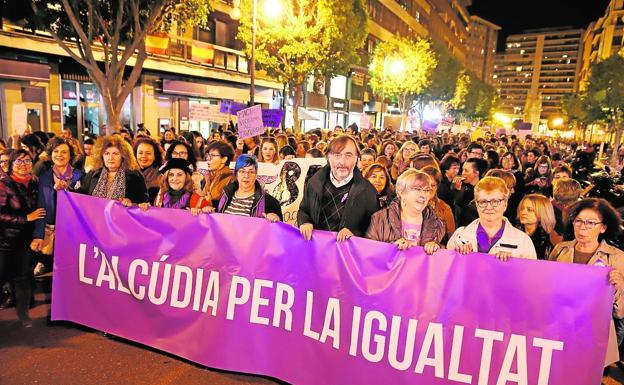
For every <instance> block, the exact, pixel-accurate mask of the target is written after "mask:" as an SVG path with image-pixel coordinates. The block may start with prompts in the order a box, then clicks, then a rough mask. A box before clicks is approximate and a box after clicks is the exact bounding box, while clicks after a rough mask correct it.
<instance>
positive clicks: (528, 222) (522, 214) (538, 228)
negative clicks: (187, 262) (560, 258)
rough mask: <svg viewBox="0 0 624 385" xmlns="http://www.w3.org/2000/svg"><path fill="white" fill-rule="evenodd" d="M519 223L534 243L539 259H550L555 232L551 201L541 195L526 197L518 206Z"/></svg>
mask: <svg viewBox="0 0 624 385" xmlns="http://www.w3.org/2000/svg"><path fill="white" fill-rule="evenodd" d="M518 221H519V222H520V229H522V230H523V231H524V232H525V233H527V235H528V236H529V237H531V240H532V241H533V246H535V252H536V253H537V259H542V260H544V259H548V255H549V254H550V251H551V250H552V248H553V246H554V243H553V241H552V240H551V234H552V233H554V232H555V224H556V222H557V221H556V219H555V211H554V210H553V205H552V203H551V202H550V199H548V198H546V197H545V196H543V195H540V194H529V195H526V196H525V197H524V198H522V200H521V201H520V204H519V205H518Z"/></svg>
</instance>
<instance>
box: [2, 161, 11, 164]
mask: <svg viewBox="0 0 624 385" xmlns="http://www.w3.org/2000/svg"><path fill="white" fill-rule="evenodd" d="M7 163H9V161H8V160H0V164H7Z"/></svg>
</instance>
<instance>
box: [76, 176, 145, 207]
mask: <svg viewBox="0 0 624 385" xmlns="http://www.w3.org/2000/svg"><path fill="white" fill-rule="evenodd" d="M125 172H126V196H125V198H128V199H130V201H131V202H132V203H146V202H149V197H148V195H147V186H146V185H145V178H143V174H141V172H139V171H134V170H125ZM101 175H102V169H101V168H100V169H97V170H91V171H89V173H88V174H86V175H85V176H83V178H82V180H80V189H78V192H79V193H81V194H87V195H93V190H95V186H97V183H98V181H99V180H100V176H101Z"/></svg>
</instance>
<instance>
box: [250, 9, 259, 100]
mask: <svg viewBox="0 0 624 385" xmlns="http://www.w3.org/2000/svg"><path fill="white" fill-rule="evenodd" d="M257 7H258V0H253V20H252V22H251V66H250V68H249V76H250V77H251V84H250V86H249V106H250V107H253V105H254V98H255V96H256V28H257V25H256V18H257Z"/></svg>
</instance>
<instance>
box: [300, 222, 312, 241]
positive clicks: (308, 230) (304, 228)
mask: <svg viewBox="0 0 624 385" xmlns="http://www.w3.org/2000/svg"><path fill="white" fill-rule="evenodd" d="M312 230H314V226H313V225H312V223H304V224H302V225H301V226H299V232H300V233H301V235H303V237H304V238H305V240H306V241H309V240H310V239H312Z"/></svg>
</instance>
